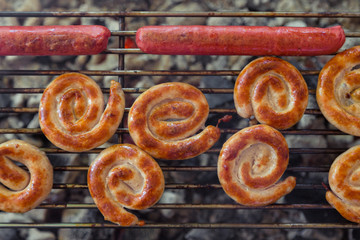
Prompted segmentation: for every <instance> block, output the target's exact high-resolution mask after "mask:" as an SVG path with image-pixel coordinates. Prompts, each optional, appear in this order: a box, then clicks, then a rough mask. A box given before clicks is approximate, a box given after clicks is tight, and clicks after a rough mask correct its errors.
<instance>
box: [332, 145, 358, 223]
mask: <svg viewBox="0 0 360 240" xmlns="http://www.w3.org/2000/svg"><path fill="white" fill-rule="evenodd" d="M359 159H360V146H355V147H352V148H350V149H348V150H347V151H346V152H344V153H342V154H341V155H339V156H338V157H337V158H336V159H335V161H334V162H333V163H332V165H331V167H330V171H329V185H330V188H331V191H330V190H329V191H327V192H326V200H327V201H328V202H329V203H330V205H332V206H333V207H334V208H335V209H336V210H337V211H338V212H339V213H340V214H341V215H342V216H343V217H344V218H346V219H347V220H349V221H352V222H356V223H360V189H359V186H360V182H359V179H360V171H359V170H360V169H359V166H360V160H359Z"/></svg>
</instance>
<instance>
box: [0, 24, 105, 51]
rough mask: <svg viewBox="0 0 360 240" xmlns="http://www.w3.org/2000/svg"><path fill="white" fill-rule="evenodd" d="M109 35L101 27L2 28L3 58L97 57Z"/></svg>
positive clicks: (0, 36) (1, 49)
mask: <svg viewBox="0 0 360 240" xmlns="http://www.w3.org/2000/svg"><path fill="white" fill-rule="evenodd" d="M110 35H111V32H110V30H109V29H107V28H106V27H104V26H99V25H72V26H0V56H5V55H35V56H45V55H47V56H49V55H92V54H98V53H101V52H102V51H104V50H105V49H106V47H107V44H108V39H109V37H110Z"/></svg>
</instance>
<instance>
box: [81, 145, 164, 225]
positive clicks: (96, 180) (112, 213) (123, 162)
mask: <svg viewBox="0 0 360 240" xmlns="http://www.w3.org/2000/svg"><path fill="white" fill-rule="evenodd" d="M88 186H89V190H90V194H91V196H92V197H93V199H94V201H95V203H96V205H97V207H98V208H99V210H100V211H101V213H102V214H103V215H104V217H105V219H106V220H109V221H111V222H114V223H117V224H119V225H122V226H129V225H134V224H142V222H141V221H139V220H138V218H137V217H136V216H135V215H134V214H132V213H130V212H127V211H126V210H125V209H124V208H123V207H126V208H129V209H136V210H140V209H145V208H149V207H151V206H152V205H154V204H155V203H156V202H157V201H158V200H159V199H160V197H161V196H162V193H163V192H164V176H163V173H162V170H161V168H160V167H159V165H158V164H157V162H156V161H155V160H154V159H153V158H151V157H150V156H149V155H148V154H147V153H145V152H144V151H142V150H141V149H140V148H138V147H136V146H134V145H131V144H117V145H113V146H111V147H109V148H107V149H105V150H103V151H102V152H101V153H100V154H99V155H98V156H97V157H96V159H95V160H94V162H93V163H92V164H91V166H90V168H89V172H88Z"/></svg>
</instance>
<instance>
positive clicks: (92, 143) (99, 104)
mask: <svg viewBox="0 0 360 240" xmlns="http://www.w3.org/2000/svg"><path fill="white" fill-rule="evenodd" d="M103 107H104V97H103V94H102V92H101V89H100V87H99V86H98V85H97V84H96V82H95V81H94V80H92V79H91V78H89V77H87V76H85V75H83V74H79V73H67V74H63V75H60V76H59V77H57V78H56V79H54V80H53V81H52V82H51V83H50V84H49V85H48V86H47V88H46V89H45V91H44V93H43V96H42V98H41V101H40V107H39V121H40V127H41V130H42V131H43V133H44V134H45V136H46V137H47V138H48V139H49V140H50V141H51V142H52V143H53V144H54V145H56V146H57V147H59V148H61V149H64V150H66V151H70V152H82V151H87V150H90V149H92V148H95V147H98V146H100V145H101V144H103V143H105V142H106V141H107V140H109V139H110V138H111V137H112V136H113V135H114V133H115V131H116V129H117V128H118V126H119V124H120V122H121V120H122V117H123V114H124V108H125V95H124V92H123V90H122V88H121V85H120V83H118V82H116V81H112V82H111V86H110V96H109V100H108V103H107V106H106V108H105V110H103Z"/></svg>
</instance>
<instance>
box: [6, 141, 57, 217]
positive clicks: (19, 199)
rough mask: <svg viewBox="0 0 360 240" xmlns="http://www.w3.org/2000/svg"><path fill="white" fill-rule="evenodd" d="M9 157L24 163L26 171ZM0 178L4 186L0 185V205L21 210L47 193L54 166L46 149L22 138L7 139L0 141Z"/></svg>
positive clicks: (13, 209) (17, 211) (31, 206)
mask: <svg viewBox="0 0 360 240" xmlns="http://www.w3.org/2000/svg"><path fill="white" fill-rule="evenodd" d="M11 160H14V161H17V162H20V163H22V164H24V165H25V166H26V167H27V168H28V170H29V173H28V172H27V171H25V170H23V169H22V168H20V167H19V166H17V165H16V164H14V163H13V162H12V161H11ZM29 175H30V176H29ZM0 182H1V183H2V184H3V185H5V186H6V187H7V188H5V187H3V186H0V209H1V210H2V211H6V212H15V213H24V212H27V211H29V210H31V209H33V208H35V207H36V206H38V205H39V204H40V203H41V202H42V201H43V200H44V199H45V198H46V197H47V196H48V195H49V193H50V191H51V188H52V185H53V168H52V165H51V164H50V162H49V159H48V158H47V157H46V155H45V153H44V152H42V151H40V150H39V149H38V148H36V147H35V146H32V145H30V144H28V143H26V142H24V141H21V140H10V141H7V142H5V143H2V144H0ZM9 189H11V190H9Z"/></svg>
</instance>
